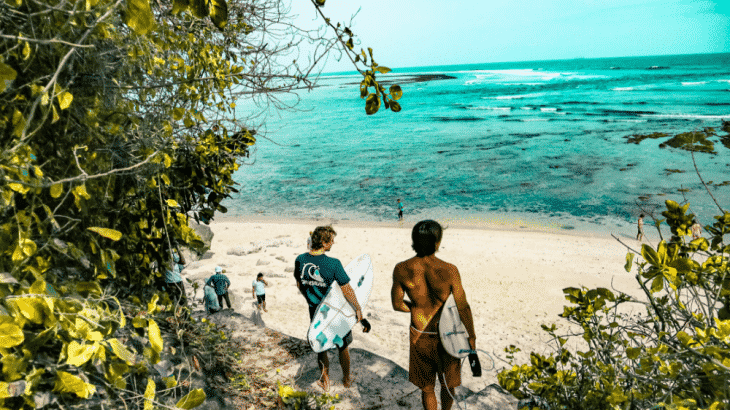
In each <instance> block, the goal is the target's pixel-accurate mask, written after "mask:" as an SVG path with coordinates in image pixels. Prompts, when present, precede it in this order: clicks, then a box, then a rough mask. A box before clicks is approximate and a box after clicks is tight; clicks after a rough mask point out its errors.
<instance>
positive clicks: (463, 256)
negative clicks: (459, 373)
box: [185, 220, 640, 390]
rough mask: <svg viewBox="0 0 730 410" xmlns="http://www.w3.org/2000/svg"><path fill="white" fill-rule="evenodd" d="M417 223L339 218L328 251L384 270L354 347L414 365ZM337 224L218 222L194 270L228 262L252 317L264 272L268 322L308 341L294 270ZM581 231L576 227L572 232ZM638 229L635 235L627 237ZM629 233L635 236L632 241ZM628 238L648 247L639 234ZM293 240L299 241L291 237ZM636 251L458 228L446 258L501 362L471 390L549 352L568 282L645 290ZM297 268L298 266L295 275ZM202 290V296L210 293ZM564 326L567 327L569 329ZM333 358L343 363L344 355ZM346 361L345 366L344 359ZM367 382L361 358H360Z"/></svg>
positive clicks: (471, 382)
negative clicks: (397, 288) (514, 357)
mask: <svg viewBox="0 0 730 410" xmlns="http://www.w3.org/2000/svg"><path fill="white" fill-rule="evenodd" d="M415 222H416V221H410V222H404V223H403V225H402V226H398V225H397V224H394V225H391V226H387V225H384V224H367V223H353V222H348V223H347V224H343V223H335V224H334V225H333V226H334V228H335V230H336V231H337V237H336V238H335V244H334V246H333V248H332V250H331V251H330V252H329V253H328V255H329V256H332V257H334V258H338V259H340V260H341V261H342V263H343V265H346V264H347V263H349V262H350V261H351V260H352V259H354V258H355V257H357V256H358V255H360V254H361V253H368V254H370V256H371V257H372V260H373V267H374V271H375V284H374V289H373V293H372V295H371V298H370V301H369V303H368V304H367V306H366V307H365V308H364V309H363V310H364V314H365V315H366V316H367V317H368V319H369V320H370V322H371V324H372V326H373V330H372V331H371V332H370V333H369V334H363V333H361V327H360V326H359V325H356V328H355V330H356V332H355V333H354V334H355V342H354V343H353V345H352V346H353V347H357V348H362V349H365V350H369V351H371V352H373V353H375V354H378V355H381V356H383V357H385V358H387V359H390V360H392V361H394V362H395V363H397V364H398V365H400V366H403V367H404V368H405V369H406V370H407V369H408V325H409V322H410V317H409V315H408V314H406V313H401V312H395V311H393V309H392V307H391V302H390V289H391V285H392V279H391V278H392V272H393V268H394V266H395V264H396V263H398V262H400V261H402V260H405V259H407V258H410V257H411V256H413V255H414V252H413V251H412V249H411V241H410V233H411V228H412V226H413V225H414V224H415ZM326 223H327V222H326V221H325V222H316V221H310V222H301V221H283V222H277V221H271V220H269V221H266V220H260V221H244V220H241V221H225V222H215V223H213V224H212V225H211V228H212V230H213V232H214V234H215V237H214V238H213V244H212V246H211V251H210V252H209V253H208V254H207V255H206V258H205V259H202V260H200V261H198V262H194V263H192V264H190V265H189V266H188V267H187V268H186V269H185V276H186V277H188V278H191V279H194V280H202V279H204V278H207V277H208V276H209V275H212V274H213V269H214V267H215V266H216V265H220V266H222V267H223V268H224V269H226V271H227V273H226V274H227V275H228V277H229V278H230V279H231V282H232V286H231V295H232V302H233V304H234V309H235V310H236V311H237V312H239V313H242V314H243V315H244V316H247V317H248V316H250V315H252V314H253V309H254V307H253V300H254V299H253V297H252V294H251V284H252V281H253V280H254V279H255V277H256V274H257V273H259V272H263V273H264V274H265V275H266V279H267V281H268V282H269V287H267V289H266V301H267V308H268V312H267V313H264V314H263V320H264V322H265V323H266V326H267V327H269V328H272V329H274V330H277V331H280V332H282V333H285V334H287V335H290V336H294V337H297V338H301V339H305V337H306V333H307V328H308V326H309V316H308V313H307V305H306V302H305V300H304V298H303V297H302V296H301V294H299V292H298V291H297V288H296V285H295V281H294V278H293V273H292V272H291V271H292V270H293V267H294V260H295V258H296V257H297V255H299V254H301V253H304V252H306V251H307V249H306V239H307V236H308V233H309V231H311V230H313V229H314V228H315V227H316V226H317V225H324V224H326ZM571 233H572V232H571ZM624 234H628V233H624ZM624 238H625V237H624ZM623 240H624V242H626V243H627V244H629V245H630V246H633V247H635V248H638V245H637V242H636V241H634V240H633V239H623ZM262 242H263V243H275V242H284V243H282V244H279V245H278V246H273V247H266V248H264V249H263V250H261V251H258V252H255V253H251V254H248V255H245V256H236V255H230V254H228V251H229V250H230V249H232V248H236V247H239V249H240V248H244V249H246V248H253V246H252V244H253V243H262ZM287 242H289V243H287ZM626 252H627V251H626V248H625V247H624V246H623V245H621V244H620V243H618V242H617V241H616V240H615V239H613V238H611V236H610V233H609V232H606V233H605V235H604V236H601V237H597V236H588V235H585V236H580V235H579V233H578V234H575V233H573V234H565V231H559V230H553V231H550V230H548V231H546V232H534V231H531V232H528V231H523V230H519V229H516V230H497V229H467V228H464V227H454V224H451V227H449V228H448V229H447V230H446V231H445V232H444V237H443V240H442V244H441V249H440V251H439V253H438V254H437V256H438V257H439V258H441V259H443V260H445V261H447V262H451V263H453V264H455V265H456V266H457V267H458V268H459V271H460V273H461V277H462V281H463V285H464V289H465V291H466V294H467V298H468V300H469V303H470V305H471V309H472V313H473V316H474V324H475V329H476V334H477V348H478V349H483V350H485V351H487V352H489V353H490V355H491V356H492V357H494V359H495V361H496V368H495V369H494V370H489V369H490V368H491V367H492V363H491V360H490V359H489V358H488V357H487V356H485V355H481V358H482V359H481V360H482V366H483V368H484V369H485V373H484V376H483V377H482V378H481V379H473V378H472V377H471V375H470V374H467V373H469V372H468V371H466V368H467V367H466V366H465V367H464V369H465V371H464V372H463V378H464V386H465V387H468V388H471V389H472V390H479V389H481V388H483V387H484V386H485V385H488V384H491V383H496V382H497V378H496V374H497V371H499V370H500V369H502V368H503V367H505V366H506V363H505V362H503V361H501V360H500V358H502V359H504V358H505V354H504V348H505V347H507V346H509V345H510V344H514V345H515V346H517V347H519V348H521V349H522V350H523V354H522V355H520V356H518V357H521V358H523V359H524V358H525V357H526V353H529V352H531V351H537V352H540V353H547V352H549V350H548V347H547V345H545V344H544V343H543V342H544V341H546V340H547V334H546V333H545V332H543V331H542V329H541V328H540V325H541V324H550V323H556V324H558V325H559V326H560V324H561V323H563V324H565V323H566V322H565V321H564V320H563V319H562V318H559V317H558V316H557V315H558V314H560V313H561V312H562V311H563V306H564V305H567V304H568V302H567V301H566V300H565V298H564V296H563V293H562V289H563V288H565V287H580V286H586V287H588V288H593V287H607V288H609V289H611V288H612V287H613V288H614V289H618V290H620V291H623V292H626V293H629V294H631V295H636V296H638V295H640V291H639V288H638V285H637V284H636V280H635V278H634V275H635V274H634V273H633V272H632V273H627V272H626V271H625V270H624V268H623V266H624V263H625V257H626ZM287 268H288V270H289V271H288V272H287V271H286V270H287ZM201 293H202V292H200V291H198V294H197V296H198V297H201V296H202V295H201ZM562 329H565V326H564V325H563V327H562ZM333 363H336V359H335V361H334V362H333ZM335 366H336V365H335ZM353 372H354V376H355V378H356V379H357V363H354V364H353Z"/></svg>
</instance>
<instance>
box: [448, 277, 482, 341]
mask: <svg viewBox="0 0 730 410" xmlns="http://www.w3.org/2000/svg"><path fill="white" fill-rule="evenodd" d="M452 266H453V265H452ZM451 279H452V283H451V292H452V293H453V295H454V301H455V302H456V308H457V309H458V310H459V317H460V318H461V323H463V324H464V327H466V332H467V333H468V334H469V345H471V348H472V350H476V339H477V337H476V333H475V332H474V319H473V318H472V315H471V307H470V306H469V302H467V301H466V293H465V292H464V287H463V286H462V285H461V276H460V275H459V269H457V268H456V266H453V270H452V271H451Z"/></svg>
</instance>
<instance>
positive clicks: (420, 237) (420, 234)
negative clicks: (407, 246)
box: [411, 220, 444, 258]
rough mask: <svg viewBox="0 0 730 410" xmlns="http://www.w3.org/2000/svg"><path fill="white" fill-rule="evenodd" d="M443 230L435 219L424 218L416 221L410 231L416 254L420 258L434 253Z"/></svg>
mask: <svg viewBox="0 0 730 410" xmlns="http://www.w3.org/2000/svg"><path fill="white" fill-rule="evenodd" d="M443 232H444V231H443V229H442V228H441V225H439V223H438V222H436V221H432V220H426V221H421V222H419V223H417V224H416V226H414V227H413V232H411V239H413V250H414V251H416V256H418V257H421V258H422V257H424V256H428V255H433V254H434V253H436V244H437V243H439V242H441V236H442V235H443Z"/></svg>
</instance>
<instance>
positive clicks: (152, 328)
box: [147, 319, 163, 353]
mask: <svg viewBox="0 0 730 410" xmlns="http://www.w3.org/2000/svg"><path fill="white" fill-rule="evenodd" d="M147 325H148V327H147V332H148V336H149V338H150V345H151V346H152V349H154V350H155V351H156V352H157V353H160V352H161V351H162V346H163V342H162V335H161V334H160V327H159V326H157V322H155V321H154V320H152V319H150V320H149V321H148V322H147Z"/></svg>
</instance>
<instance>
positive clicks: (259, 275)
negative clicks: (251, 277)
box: [256, 273, 264, 279]
mask: <svg viewBox="0 0 730 410" xmlns="http://www.w3.org/2000/svg"><path fill="white" fill-rule="evenodd" d="M263 277H264V274H263V273H259V274H258V275H256V279H258V278H263Z"/></svg>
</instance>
